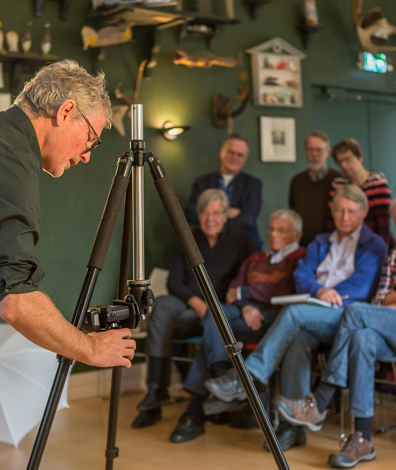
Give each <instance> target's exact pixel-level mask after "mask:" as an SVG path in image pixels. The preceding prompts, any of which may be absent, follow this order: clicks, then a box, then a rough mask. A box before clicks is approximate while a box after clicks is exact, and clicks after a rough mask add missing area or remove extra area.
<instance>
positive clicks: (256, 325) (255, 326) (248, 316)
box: [242, 305, 265, 331]
mask: <svg viewBox="0 0 396 470" xmlns="http://www.w3.org/2000/svg"><path fill="white" fill-rule="evenodd" d="M242 317H243V319H244V320H245V322H246V325H247V326H249V327H250V328H251V329H252V330H253V331H258V330H259V329H260V328H261V324H262V322H263V321H264V320H265V317H264V315H263V314H262V313H261V312H260V310H259V309H258V308H256V307H253V305H246V306H245V307H243V309H242Z"/></svg>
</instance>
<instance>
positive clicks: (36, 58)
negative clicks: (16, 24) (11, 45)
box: [0, 52, 62, 95]
mask: <svg viewBox="0 0 396 470" xmlns="http://www.w3.org/2000/svg"><path fill="white" fill-rule="evenodd" d="M60 60H62V58H60V57H56V56H53V55H49V56H41V55H39V54H23V53H22V52H10V53H5V54H4V53H0V62H1V63H2V64H3V69H4V70H5V71H7V72H9V73H10V92H11V94H12V95H16V94H17V93H18V91H19V84H20V81H21V75H22V73H31V74H33V73H34V72H35V71H36V70H37V68H39V67H42V66H43V65H46V64H50V63H53V62H58V61H60Z"/></svg>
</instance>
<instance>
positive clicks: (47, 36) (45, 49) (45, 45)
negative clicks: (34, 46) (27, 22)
mask: <svg viewBox="0 0 396 470" xmlns="http://www.w3.org/2000/svg"><path fill="white" fill-rule="evenodd" d="M44 27H45V33H44V36H43V39H42V40H41V51H42V53H43V55H46V54H49V51H50V50H51V32H50V27H51V25H50V24H49V23H46V24H45V25H44Z"/></svg>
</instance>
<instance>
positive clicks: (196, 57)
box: [173, 50, 243, 69]
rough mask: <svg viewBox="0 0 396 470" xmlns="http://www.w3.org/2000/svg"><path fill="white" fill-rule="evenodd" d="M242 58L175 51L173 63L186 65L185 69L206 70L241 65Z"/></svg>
mask: <svg viewBox="0 0 396 470" xmlns="http://www.w3.org/2000/svg"><path fill="white" fill-rule="evenodd" d="M242 60H243V59H242V57H241V56H240V57H238V58H235V57H222V56H219V55H215V54H211V53H210V52H190V53H187V52H184V51H180V50H177V51H176V52H175V58H174V59H173V63H174V64H176V65H186V66H187V67H202V68H204V69H208V68H209V67H212V66H213V65H218V66H220V67H236V66H237V65H242Z"/></svg>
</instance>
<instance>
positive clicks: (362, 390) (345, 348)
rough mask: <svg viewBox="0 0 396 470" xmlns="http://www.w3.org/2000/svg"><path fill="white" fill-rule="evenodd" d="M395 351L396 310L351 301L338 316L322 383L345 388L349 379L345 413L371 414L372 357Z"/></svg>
mask: <svg viewBox="0 0 396 470" xmlns="http://www.w3.org/2000/svg"><path fill="white" fill-rule="evenodd" d="M395 352H396V310H395V309H393V308H387V307H381V306H378V305H371V304H366V303H363V302H355V303H353V304H351V305H348V306H347V307H346V308H345V310H344V313H343V315H342V317H341V319H340V322H339V325H338V330H337V334H336V338H335V341H334V345H333V348H332V350H331V354H330V357H329V360H328V362H327V366H326V369H325V371H324V373H323V375H322V380H323V381H324V382H328V383H331V384H333V385H338V386H340V387H346V386H347V384H348V379H349V387H350V394H349V412H350V414H351V415H352V416H355V417H357V418H369V417H371V416H373V414H374V410H373V408H374V407H373V396H374V373H375V365H374V363H375V361H376V359H386V358H387V357H390V356H392V355H394V354H395Z"/></svg>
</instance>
